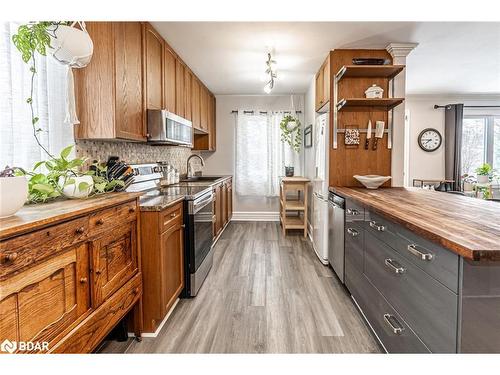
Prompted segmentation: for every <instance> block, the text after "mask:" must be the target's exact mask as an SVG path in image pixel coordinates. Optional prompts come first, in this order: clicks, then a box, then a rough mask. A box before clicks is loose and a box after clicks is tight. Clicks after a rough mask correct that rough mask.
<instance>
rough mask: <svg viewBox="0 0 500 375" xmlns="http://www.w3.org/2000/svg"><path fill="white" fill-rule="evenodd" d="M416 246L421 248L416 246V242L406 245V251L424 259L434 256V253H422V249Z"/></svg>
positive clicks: (429, 259) (430, 258)
mask: <svg viewBox="0 0 500 375" xmlns="http://www.w3.org/2000/svg"><path fill="white" fill-rule="evenodd" d="M418 248H421V249H423V247H421V246H418V245H416V244H413V243H412V244H411V245H408V246H407V249H408V251H409V252H410V253H411V254H413V255H415V256H416V257H417V258H418V259H420V260H426V261H431V260H432V259H433V258H434V255H433V254H431V253H424V252H423V251H420V250H419V249H418Z"/></svg>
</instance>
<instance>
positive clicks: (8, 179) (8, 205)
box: [0, 166, 28, 218]
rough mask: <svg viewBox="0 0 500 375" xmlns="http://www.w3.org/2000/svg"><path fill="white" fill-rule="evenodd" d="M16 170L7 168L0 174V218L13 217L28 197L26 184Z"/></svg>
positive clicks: (23, 177) (24, 179)
mask: <svg viewBox="0 0 500 375" xmlns="http://www.w3.org/2000/svg"><path fill="white" fill-rule="evenodd" d="M18 170H19V169H18V168H10V167H8V166H7V167H5V169H4V170H3V171H1V172H0V218H3V217H8V216H12V215H14V214H15V213H16V212H17V211H19V209H20V208H21V207H22V206H23V205H24V203H25V202H26V199H27V197H28V182H27V181H26V177H25V176H23V175H22V173H21V174H19V173H18Z"/></svg>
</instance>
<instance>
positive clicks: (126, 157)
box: [76, 140, 199, 174]
mask: <svg viewBox="0 0 500 375" xmlns="http://www.w3.org/2000/svg"><path fill="white" fill-rule="evenodd" d="M192 153H196V152H192V151H191V149H189V148H187V147H179V146H151V145H148V144H144V143H132V142H106V141H88V140H86V141H83V140H79V141H76V154H77V156H78V157H86V158H88V159H89V161H90V162H92V161H93V160H99V161H102V162H105V161H107V160H108V157H109V156H118V157H119V158H120V159H121V160H123V161H125V162H127V163H129V164H139V163H155V162H157V161H166V162H168V163H170V164H171V165H173V166H174V168H176V169H178V170H179V172H180V173H181V174H186V173H187V170H186V160H187V158H188V157H189V156H190V155H191V154H192ZM192 163H193V166H194V168H195V169H196V170H198V169H199V161H198V159H194V160H192Z"/></svg>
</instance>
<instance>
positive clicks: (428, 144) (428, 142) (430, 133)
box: [418, 128, 443, 152]
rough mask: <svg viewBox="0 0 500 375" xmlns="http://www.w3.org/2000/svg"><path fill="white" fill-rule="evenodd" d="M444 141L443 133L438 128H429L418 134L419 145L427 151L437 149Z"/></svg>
mask: <svg viewBox="0 0 500 375" xmlns="http://www.w3.org/2000/svg"><path fill="white" fill-rule="evenodd" d="M442 141H443V138H442V137H441V133H440V132H438V131H437V130H436V129H432V128H427V129H424V130H422V131H421V132H420V134H419V135H418V145H419V146H420V148H421V149H422V150H424V151H426V152H432V151H436V150H437V149H438V148H439V147H440V146H441V142H442Z"/></svg>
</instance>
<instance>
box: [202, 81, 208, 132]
mask: <svg viewBox="0 0 500 375" xmlns="http://www.w3.org/2000/svg"><path fill="white" fill-rule="evenodd" d="M208 103H209V93H208V90H207V89H206V88H205V86H203V85H201V86H200V128H201V129H202V130H203V131H205V132H208V130H209V129H208Z"/></svg>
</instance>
